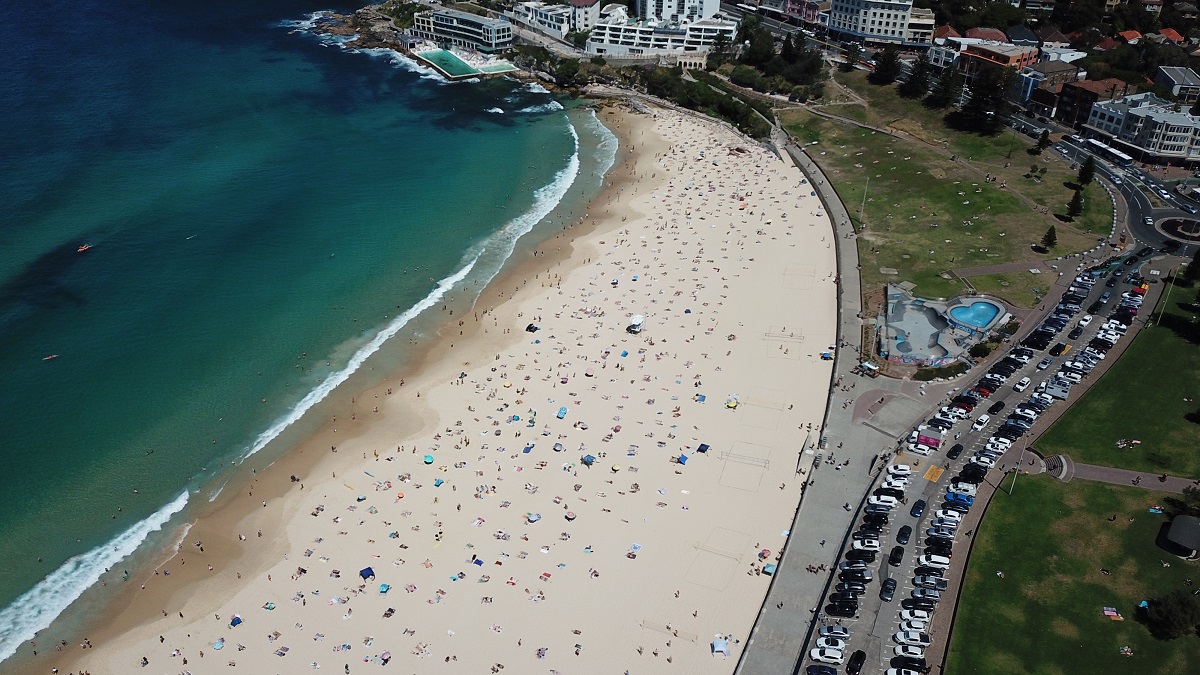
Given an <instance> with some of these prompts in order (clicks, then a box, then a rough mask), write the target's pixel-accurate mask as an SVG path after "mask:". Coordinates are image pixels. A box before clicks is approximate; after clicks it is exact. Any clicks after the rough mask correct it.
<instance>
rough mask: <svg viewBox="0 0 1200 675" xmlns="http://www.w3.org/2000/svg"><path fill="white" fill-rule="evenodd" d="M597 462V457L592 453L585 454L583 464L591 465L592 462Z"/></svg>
mask: <svg viewBox="0 0 1200 675" xmlns="http://www.w3.org/2000/svg"><path fill="white" fill-rule="evenodd" d="M595 463H596V458H595V457H593V456H591V455H584V456H583V465H584V466H591V465H592V464H595Z"/></svg>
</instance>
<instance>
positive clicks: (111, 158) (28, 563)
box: [0, 0, 615, 660]
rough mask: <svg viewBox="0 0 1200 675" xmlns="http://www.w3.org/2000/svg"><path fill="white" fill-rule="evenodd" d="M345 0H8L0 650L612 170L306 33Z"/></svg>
mask: <svg viewBox="0 0 1200 675" xmlns="http://www.w3.org/2000/svg"><path fill="white" fill-rule="evenodd" d="M357 6H359V5H358V4H346V3H339V2H333V3H331V2H328V1H326V2H321V3H315V2H304V1H292V2H284V1H282V0H256V1H255V2H245V1H244V0H211V1H209V2H203V3H196V2H179V1H176V0H76V1H75V2H65V1H64V0H46V1H44V2H41V3H36V4H34V3H14V5H13V6H10V7H7V12H6V17H7V18H8V19H9V21H8V25H9V27H10V33H9V36H8V39H7V40H5V41H4V42H3V43H0V101H3V103H4V110H5V113H4V115H3V116H2V117H0V120H2V121H0V124H2V125H3V133H0V210H2V211H0V213H2V214H3V216H2V217H0V372H3V373H4V385H3V389H2V390H0V424H2V425H3V437H2V440H0V459H2V460H3V468H2V469H0V495H3V498H4V499H3V503H4V508H3V509H2V510H0V560H4V561H5V570H4V574H3V575H0V660H3V659H4V658H7V657H8V656H10V655H11V654H12V653H13V650H14V649H16V647H17V646H18V645H19V644H20V642H21V641H23V640H28V639H29V638H30V636H31V635H32V632H33V631H35V630H38V629H40V628H42V627H44V626H45V625H47V624H48V623H49V622H50V621H51V619H53V618H54V617H55V616H57V615H58V614H59V612H62V611H63V609H64V608H65V607H66V606H67V605H68V604H69V603H70V602H71V600H73V599H75V598H77V597H79V595H80V594H81V593H83V591H84V590H85V589H87V588H88V587H89V586H91V585H92V584H94V583H95V582H96V581H97V580H98V579H100V578H101V575H103V574H104V570H105V568H106V567H129V566H130V565H131V564H136V562H137V554H136V553H134V552H135V551H137V550H139V547H140V549H141V550H142V551H145V550H146V549H147V548H148V547H149V548H152V547H155V546H162V545H164V544H165V543H167V540H168V539H169V537H170V536H172V532H173V531H177V530H178V528H179V526H180V524H181V523H182V522H183V521H184V520H185V519H186V517H187V513H188V505H189V504H192V505H193V506H194V505H195V504H197V503H199V502H205V501H207V500H209V499H211V498H213V497H214V496H215V495H216V494H217V492H219V489H220V486H221V484H222V483H223V481H225V480H227V479H228V478H229V475H230V472H232V471H236V470H237V469H236V468H232V467H233V464H235V463H237V462H239V461H240V460H242V459H243V458H245V457H247V456H249V455H252V454H254V453H257V452H259V451H262V453H263V454H262V455H260V456H259V457H257V458H256V460H264V461H265V460H269V458H270V457H272V456H277V455H278V454H279V453H281V452H284V451H286V449H287V447H288V445H289V443H294V442H295V441H296V440H297V439H298V438H300V437H301V436H302V435H303V433H304V432H305V431H306V430H308V429H311V428H312V426H313V424H314V423H313V422H312V417H313V415H309V416H308V417H307V418H306V417H304V415H303V413H304V412H305V411H308V410H310V409H313V408H314V406H316V410H315V412H319V410H320V405H321V403H322V401H324V400H326V398H327V397H328V396H330V392H331V391H332V392H334V394H333V395H334V396H336V395H337V394H338V393H339V392H344V391H347V390H350V391H352V390H353V389H354V388H355V387H359V388H361V387H362V386H365V385H366V384H370V383H373V382H377V381H379V380H380V379H382V378H383V377H384V376H385V375H386V374H387V373H389V372H394V371H395V369H396V368H398V367H400V366H401V365H402V364H403V363H404V358H405V353H406V347H405V346H406V345H408V344H409V343H410V341H411V340H412V339H416V340H420V339H421V338H422V337H425V336H427V335H428V334H429V332H430V330H431V329H432V328H434V327H435V326H436V325H437V324H436V322H437V320H438V315H439V310H440V306H441V305H442V304H443V303H451V304H452V305H454V304H457V305H458V306H463V305H464V304H465V303H469V302H470V301H471V300H473V299H474V297H476V296H477V294H478V293H479V292H480V290H481V289H482V287H483V286H484V285H486V283H487V282H488V281H489V280H490V279H491V278H493V277H494V276H495V275H496V274H497V272H498V271H499V270H500V269H501V267H502V265H503V264H504V263H505V261H506V260H509V259H510V258H511V257H512V256H513V255H514V254H515V255H521V254H522V252H523V251H526V250H527V249H528V247H529V246H531V245H532V244H533V243H535V242H536V241H537V240H538V239H539V238H544V237H545V236H548V235H549V234H550V233H552V232H554V231H557V229H558V228H560V227H561V226H562V224H563V223H565V222H569V221H570V219H571V216H572V214H573V213H575V214H577V213H578V211H579V210H580V209H582V204H583V202H584V201H585V200H586V199H587V198H588V197H590V196H591V195H593V194H594V193H595V192H596V190H597V189H598V186H599V182H600V181H601V180H602V176H603V174H604V172H605V171H607V169H608V168H610V167H611V165H612V162H613V157H614V154H615V138H613V137H612V135H611V134H610V133H608V132H607V130H605V129H604V128H603V127H602V126H601V125H600V124H599V123H598V122H597V121H596V120H595V117H594V116H593V115H592V114H591V113H590V111H588V110H585V109H582V108H577V107H574V106H572V104H571V102H569V101H558V100H555V98H554V97H553V96H552V95H550V94H549V93H548V92H546V91H545V90H544V89H542V88H541V87H538V86H536V85H529V84H523V83H520V82H517V81H513V80H505V79H491V80H484V81H477V82H468V83H447V82H444V81H442V80H440V79H439V78H438V77H437V76H436V75H435V74H434V73H432V72H430V71H429V70H427V69H423V68H419V67H416V66H415V65H414V64H411V63H409V62H407V61H405V60H404V59H402V58H399V57H398V56H396V55H394V54H391V53H390V52H384V51H375V52H372V53H353V52H350V51H348V50H346V49H345V48H343V47H342V46H341V45H340V43H339V41H337V40H333V39H329V38H324V39H322V38H319V37H317V36H314V35H312V34H311V33H310V32H308V31H307V30H305V29H306V27H307V26H308V25H310V22H309V21H308V20H309V19H310V18H311V17H312V16H313V13H314V12H317V11H319V10H343V11H345V10H351V9H353V8H355V7H357ZM564 103H565V104H566V106H567V107H566V109H564V106H563V104H564ZM85 244H86V245H90V248H89V249H88V250H86V251H83V252H80V251H79V248H80V247H81V246H83V245H85ZM425 310H429V311H425ZM52 355H56V356H55V358H51V359H49V360H46V357H50V356H52ZM339 385H341V389H337V390H335V388H336V387H338V386H339ZM130 554H134V556H133V558H128V557H127V556H129V555H130ZM118 573H119V572H114V573H113V574H118ZM104 578H106V579H113V580H114V582H117V583H119V581H120V577H119V576H112V575H111V574H110V575H108V576H105V577H104ZM87 599H88V598H87V597H86V596H85V598H84V600H83V601H81V603H85V602H86V601H87ZM101 601H102V598H99V599H94V600H93V602H101ZM81 603H77V606H76V607H74V608H72V609H70V610H68V611H66V612H65V613H64V614H63V615H62V618H61V619H60V620H59V623H58V624H56V625H60V624H62V623H63V622H66V623H67V624H69V623H70V621H71V620H72V616H73V615H74V616H75V619H76V620H77V619H78V614H79V612H80V609H79V604H81ZM60 628H61V626H60Z"/></svg>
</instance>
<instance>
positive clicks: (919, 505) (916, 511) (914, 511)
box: [908, 499, 926, 518]
mask: <svg viewBox="0 0 1200 675" xmlns="http://www.w3.org/2000/svg"><path fill="white" fill-rule="evenodd" d="M925 503H926V502H925V500H924V499H918V500H917V501H915V502H913V505H912V508H911V509H909V510H908V513H909V515H911V516H912V517H913V518H920V517H921V514H922V513H925Z"/></svg>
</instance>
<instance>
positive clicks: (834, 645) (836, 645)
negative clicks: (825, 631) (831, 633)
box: [817, 637, 846, 652]
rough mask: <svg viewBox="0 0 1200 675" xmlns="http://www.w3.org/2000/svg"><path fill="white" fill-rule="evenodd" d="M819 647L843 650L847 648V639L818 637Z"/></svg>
mask: <svg viewBox="0 0 1200 675" xmlns="http://www.w3.org/2000/svg"><path fill="white" fill-rule="evenodd" d="M817 647H820V648H821V649H833V650H836V651H839V652H840V651H843V650H844V649H846V641H845V640H843V639H841V638H836V637H819V638H817Z"/></svg>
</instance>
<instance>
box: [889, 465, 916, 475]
mask: <svg viewBox="0 0 1200 675" xmlns="http://www.w3.org/2000/svg"><path fill="white" fill-rule="evenodd" d="M887 472H888V474H890V475H892V476H902V477H903V476H911V475H912V472H913V470H912V467H911V466H909V465H907V464H893V465H891V466H889V467H888V470H887Z"/></svg>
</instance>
